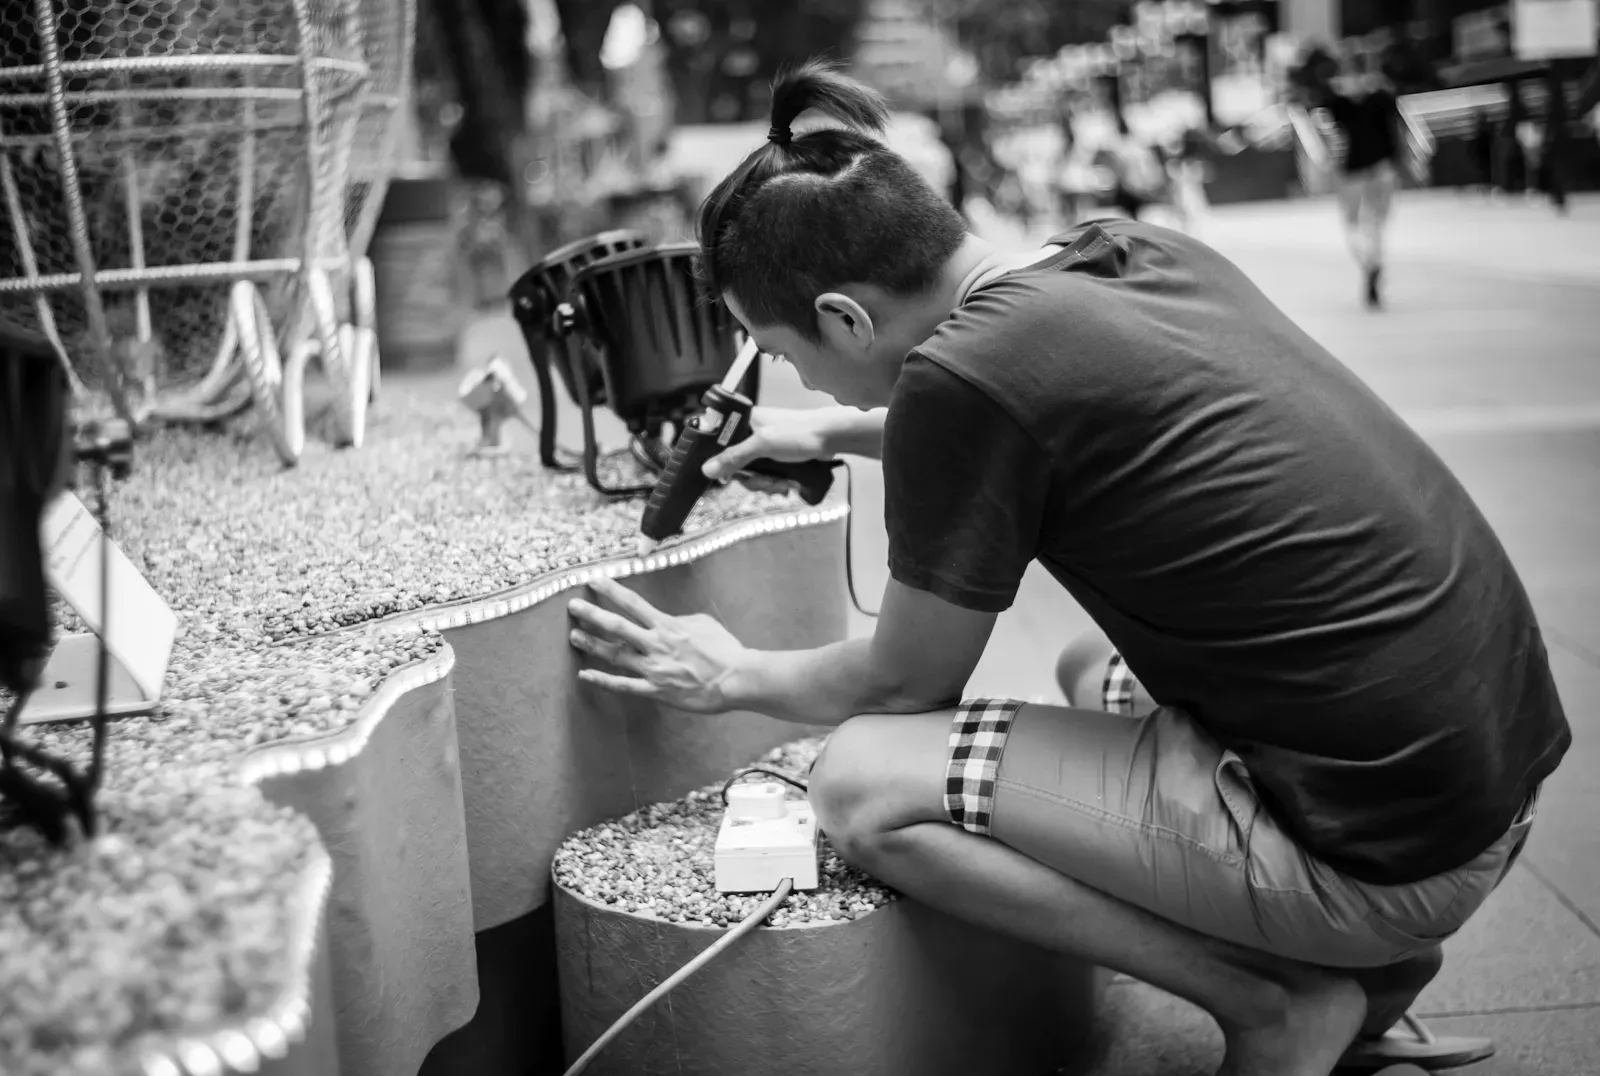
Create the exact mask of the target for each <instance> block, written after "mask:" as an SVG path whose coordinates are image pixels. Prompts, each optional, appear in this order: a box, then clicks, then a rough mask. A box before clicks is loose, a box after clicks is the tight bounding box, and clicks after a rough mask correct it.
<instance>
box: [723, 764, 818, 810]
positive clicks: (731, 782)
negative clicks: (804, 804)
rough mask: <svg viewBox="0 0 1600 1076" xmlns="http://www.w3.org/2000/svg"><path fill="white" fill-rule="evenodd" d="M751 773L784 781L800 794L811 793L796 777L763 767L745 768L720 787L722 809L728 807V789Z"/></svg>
mask: <svg viewBox="0 0 1600 1076" xmlns="http://www.w3.org/2000/svg"><path fill="white" fill-rule="evenodd" d="M752 773H760V774H765V775H766V776H768V777H776V778H777V779H778V780H780V781H785V782H787V783H789V784H791V785H793V786H794V787H795V788H798V789H799V790H800V791H802V792H810V791H811V789H810V788H809V787H808V786H807V785H806V783H805V782H804V781H802V780H800V779H799V778H798V777H795V776H792V775H791V774H787V773H783V772H781V771H779V770H769V769H767V768H766V767H765V766H746V767H745V768H744V769H742V770H740V771H739V772H738V773H736V774H734V775H733V776H732V777H730V778H728V783H727V784H725V785H723V786H722V805H723V806H724V807H726V806H727V805H728V789H730V788H732V787H733V786H734V785H736V784H738V783H739V778H741V777H748V776H750V775H751V774H752Z"/></svg>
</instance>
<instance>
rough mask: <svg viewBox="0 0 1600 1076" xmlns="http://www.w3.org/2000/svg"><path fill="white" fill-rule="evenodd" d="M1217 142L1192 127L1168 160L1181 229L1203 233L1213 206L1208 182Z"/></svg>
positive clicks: (1170, 181)
mask: <svg viewBox="0 0 1600 1076" xmlns="http://www.w3.org/2000/svg"><path fill="white" fill-rule="evenodd" d="M1215 149H1216V147H1215V145H1214V144H1213V142H1212V140H1211V139H1210V138H1209V137H1207V135H1206V133H1205V132H1204V131H1203V130H1201V129H1200V128H1199V127H1190V128H1189V129H1188V130H1186V131H1184V132H1183V134H1182V135H1180V136H1179V137H1178V139H1177V144H1176V145H1175V146H1174V147H1173V148H1172V151H1171V153H1170V154H1169V157H1168V162H1167V176H1168V179H1169V189H1170V191H1171V202H1172V212H1173V216H1174V217H1175V218H1176V220H1175V223H1176V225H1177V227H1178V230H1179V231H1182V232H1186V233H1187V234H1189V235H1192V236H1199V234H1200V229H1201V228H1202V227H1203V226H1204V222H1205V218H1206V215H1207V213H1208V212H1209V211H1210V209H1211V202H1210V199H1208V198H1207V197H1206V181H1207V180H1209V179H1210V178H1211V175H1212V163H1211V162H1212V155H1213V153H1214V152H1215Z"/></svg>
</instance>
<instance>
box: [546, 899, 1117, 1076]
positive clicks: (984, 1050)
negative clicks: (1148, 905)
mask: <svg viewBox="0 0 1600 1076" xmlns="http://www.w3.org/2000/svg"><path fill="white" fill-rule="evenodd" d="M555 920H556V944H557V953H558V959H559V966H560V973H561V985H562V995H561V1016H562V1023H563V1026H564V1029H565V1033H566V1057H567V1060H568V1062H571V1061H575V1060H577V1058H578V1056H579V1055H580V1054H581V1053H582V1052H583V1051H584V1050H585V1049H587V1048H588V1046H589V1044H590V1043H592V1042H594V1041H595V1040H596V1039H597V1038H599V1037H600V1035H601V1034H602V1033H604V1032H605V1030H606V1029H607V1028H608V1027H610V1026H611V1024H612V1023H613V1022H614V1021H615V1020H616V1019H617V1018H618V1017H620V1016H621V1015H622V1014H623V1013H624V1012H626V1011H627V1010H628V1009H629V1008H630V1007H631V1006H632V1005H633V1003H634V1002H636V1001H637V1000H638V999H639V998H641V997H643V996H644V995H645V994H646V993H648V992H649V991H650V990H651V989H652V988H653V987H654V986H655V985H656V984H657V983H659V982H661V981H662V980H663V979H665V978H667V976H669V975H671V974H672V973H673V972H674V971H676V970H677V969H679V968H680V967H682V966H683V965H685V964H687V963H688V962H689V961H690V960H692V959H693V958H694V957H695V956H696V955H697V954H698V953H700V952H701V951H702V950H704V949H705V948H706V947H707V946H709V945H711V943H712V942H714V941H716V940H717V938H719V937H720V936H721V935H722V934H723V931H720V930H711V929H706V928H704V927H698V926H685V925H681V924H677V923H669V922H664V921H663V920H661V919H657V918H646V917H643V916H639V915H636V914H632V913H629V912H624V911H621V910H619V909H618V908H615V907H611V906H607V905H604V904H600V903H597V902H595V901H591V900H589V899H587V898H585V897H583V896H581V895H579V894H576V893H574V892H572V891H571V890H569V889H566V888H564V887H559V886H558V887H557V888H556V893H555ZM1097 985H1098V984H1097V978H1096V972H1095V971H1094V969H1093V968H1091V967H1089V966H1088V965H1085V964H1083V963H1081V962H1079V961H1077V960H1075V959H1073V958H1070V957H1067V956H1063V955H1060V954H1056V953H1051V952H1048V951H1045V950H1042V949H1037V948H1034V947H1032V946H1028V945H1024V944H1022V943H1021V942H1017V941H1013V940H1011V939H1009V938H1004V937H1001V936H999V935H997V934H992V933H989V932H988V931H985V930H981V929H979V928H977V927H973V926H969V925H967V924H965V923H962V922H959V921H957V920H954V919H951V918H949V917H947V916H944V915H941V914H940V913H938V912H935V911H933V910H931V909H929V908H927V907H925V906H923V905H920V904H915V903H913V902H911V901H908V900H905V899H900V900H896V901H893V902H891V903H889V904H886V905H884V906H883V907H880V908H876V909H874V910H873V911H871V912H869V913H867V914H865V915H862V916H860V917H859V918H856V919H853V920H839V921H835V922H829V923H814V924H810V925H806V926H795V927H758V928H757V929H756V930H754V931H752V932H751V933H750V934H747V935H746V936H745V937H743V938H741V939H740V940H739V941H738V942H736V943H735V945H734V947H733V948H732V949H730V950H729V951H727V952H726V953H723V954H721V955H720V956H718V957H717V958H716V959H715V960H713V961H712V962H711V963H710V964H707V965H706V966H705V967H704V968H702V969H701V970H699V971H698V972H697V973H696V974H695V975H694V976H693V977H692V978H690V979H689V980H688V981H687V982H685V983H684V984H683V985H681V986H679V987H678V988H677V989H676V990H674V991H673V992H672V994H671V995H670V999H671V1004H670V1005H669V1004H667V1002H666V1001H663V1002H661V1003H660V1004H658V1005H656V1006H655V1007H654V1008H652V1009H651V1010H649V1011H648V1012H646V1013H645V1014H644V1015H642V1016H641V1017H639V1019H638V1020H637V1021H636V1022H635V1023H634V1024H632V1025H631V1026H630V1027H629V1028H628V1029H627V1030H625V1031H624V1032H623V1033H622V1034H621V1035H620V1036H618V1037H617V1038H616V1039H614V1040H613V1041H612V1042H611V1043H610V1044H609V1045H608V1046H607V1047H606V1049H605V1051H603V1052H602V1053H601V1054H600V1055H599V1056H598V1057H596V1058H595V1060H594V1061H593V1062H592V1063H591V1064H590V1066H589V1068H588V1069H586V1070H585V1071H586V1072H587V1073H590V1074H592V1076H793V1074H795V1073H852V1074H859V1076H902V1074H903V1076H976V1074H980V1073H981V1074H982V1076H1046V1074H1048V1073H1053V1072H1055V1071H1056V1070H1057V1069H1058V1068H1060V1067H1061V1066H1062V1065H1064V1064H1066V1063H1067V1062H1068V1061H1069V1060H1071V1058H1072V1056H1073V1054H1074V1053H1075V1052H1076V1051H1077V1050H1078V1049H1079V1048H1080V1047H1081V1046H1082V1044H1083V1042H1084V1040H1085V1038H1086V1037H1087V1035H1088V1033H1089V1031H1090V1029H1091V1027H1092V1025H1093V1018H1094V1007H1095V1001H1096V996H1097Z"/></svg>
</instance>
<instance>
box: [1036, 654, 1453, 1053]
mask: <svg viewBox="0 0 1600 1076" xmlns="http://www.w3.org/2000/svg"><path fill="white" fill-rule="evenodd" d="M1119 669H1120V672H1121V673H1122V678H1123V680H1124V684H1123V691H1124V693H1125V694H1127V695H1130V696H1131V703H1130V705H1128V706H1127V707H1125V708H1124V709H1123V710H1122V711H1120V712H1123V713H1125V714H1127V715H1128V716H1131V717H1142V716H1143V715H1145V714H1148V713H1150V712H1151V711H1153V710H1154V709H1155V708H1156V705H1157V704H1156V701H1155V700H1154V699H1153V698H1151V696H1150V693H1149V692H1148V691H1147V690H1146V689H1145V687H1144V685H1143V684H1141V683H1139V681H1138V678H1137V676H1135V675H1132V673H1131V670H1128V669H1127V667H1126V666H1125V665H1123V664H1122V663H1121V657H1120V655H1118V654H1117V651H1116V647H1115V646H1113V645H1112V643H1111V640H1110V639H1108V638H1107V637H1106V635H1105V633H1104V632H1102V631H1100V630H1099V629H1094V630H1091V631H1087V632H1084V633H1083V634H1082V635H1080V636H1078V637H1077V638H1075V639H1073V640H1072V641H1071V642H1070V643H1068V644H1067V645H1066V647H1065V648H1063V649H1062V651H1061V654H1060V656H1059V657H1058V658H1057V659H1056V680H1057V682H1058V683H1059V684H1060V686H1061V693H1062V694H1063V695H1065V696H1066V698H1067V705H1069V706H1072V707H1075V708H1077V709H1081V710H1101V709H1105V708H1106V707H1105V705H1104V694H1105V690H1104V689H1105V685H1106V683H1107V676H1108V673H1111V674H1117V673H1118V672H1119ZM1113 678H1115V676H1113ZM1129 680H1131V685H1130V684H1128V683H1127V681H1129ZM1443 963H1444V955H1443V954H1442V953H1441V952H1440V951H1439V950H1438V949H1433V950H1430V951H1429V952H1426V953H1422V954H1420V955H1418V956H1415V957H1412V958H1411V959H1409V960H1405V961H1401V962H1400V963H1397V964H1390V965H1388V966H1386V967H1380V968H1358V969H1341V974H1348V975H1350V976H1351V977H1353V978H1354V979H1355V980H1356V981H1357V982H1358V983H1359V984H1360V985H1361V988H1362V989H1363V990H1364V991H1365V992H1366V994H1367V997H1368V999H1369V1001H1368V1011H1367V1016H1366V1019H1365V1021H1364V1022H1363V1024H1362V1027H1361V1035H1362V1037H1363V1038H1378V1037H1380V1036H1382V1035H1383V1034H1384V1033H1385V1032H1386V1031H1388V1030H1390V1029H1391V1028H1393V1027H1394V1026H1395V1025H1396V1024H1398V1023H1399V1022H1400V1019H1401V1018H1402V1017H1403V1016H1405V1014H1406V1013H1407V1012H1408V1011H1409V1010H1410V1008H1411V1004H1412V1003H1413V1002H1414V1001H1416V999H1417V997H1418V996H1419V995H1420V994H1421V993H1422V991H1423V990H1424V989H1425V988H1426V987H1427V985H1428V984H1429V983H1430V982H1432V981H1433V979H1434V977H1435V976H1436V975H1438V974H1439V969H1440V967H1441V966H1442V965H1443ZM1129 974H1130V975H1131V974H1133V973H1132V972H1129Z"/></svg>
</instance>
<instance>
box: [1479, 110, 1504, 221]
mask: <svg viewBox="0 0 1600 1076" xmlns="http://www.w3.org/2000/svg"><path fill="white" fill-rule="evenodd" d="M1498 139H1499V127H1498V125H1497V124H1496V123H1495V122H1494V117H1493V116H1491V115H1490V114H1489V110H1488V109H1487V108H1480V109H1478V116H1477V121H1476V122H1475V124H1474V125H1473V129H1472V157H1473V163H1475V164H1476V165H1477V169H1478V180H1479V182H1478V184H1477V187H1478V190H1479V193H1481V194H1482V195H1483V196H1484V197H1485V198H1491V199H1492V198H1495V197H1497V196H1498V195H1499V194H1500V192H1501V188H1502V179H1501V176H1500V167H1499V158H1500V153H1499V149H1498Z"/></svg>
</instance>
